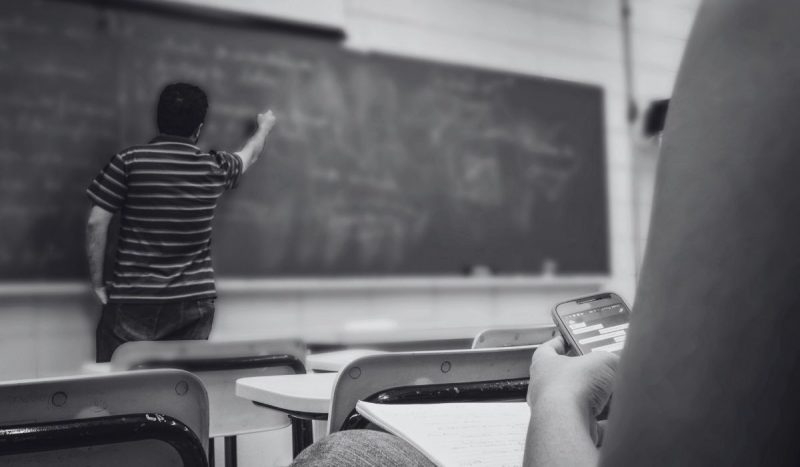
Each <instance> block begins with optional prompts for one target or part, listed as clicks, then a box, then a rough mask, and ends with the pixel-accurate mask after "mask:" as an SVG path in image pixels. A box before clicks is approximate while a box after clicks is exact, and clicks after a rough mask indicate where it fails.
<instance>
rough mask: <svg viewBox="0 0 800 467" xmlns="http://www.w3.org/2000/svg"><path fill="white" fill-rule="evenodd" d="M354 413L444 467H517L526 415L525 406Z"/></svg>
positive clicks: (367, 407)
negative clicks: (402, 440) (409, 444)
mask: <svg viewBox="0 0 800 467" xmlns="http://www.w3.org/2000/svg"><path fill="white" fill-rule="evenodd" d="M356 410H358V413H360V414H361V415H363V416H364V417H366V418H367V419H368V420H369V421H371V422H372V423H374V424H376V425H378V426H380V427H381V428H383V429H384V430H386V431H388V432H390V433H393V434H395V435H397V436H399V437H401V438H403V439H405V440H406V441H408V442H409V443H411V444H412V445H413V446H414V447H416V448H417V449H419V450H420V451H421V452H423V453H424V454H425V455H426V456H428V458H429V459H430V460H432V461H433V462H435V463H436V464H437V465H439V466H443V467H461V466H466V467H469V466H492V467H512V466H513V467H519V466H521V465H522V455H523V452H524V449H525V434H526V431H527V429H528V420H529V419H530V410H529V409H528V404H527V403H525V402H469V403H447V404H402V405H387V404H372V403H369V402H363V401H359V402H358V404H357V405H356Z"/></svg>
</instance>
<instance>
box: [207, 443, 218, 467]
mask: <svg viewBox="0 0 800 467" xmlns="http://www.w3.org/2000/svg"><path fill="white" fill-rule="evenodd" d="M216 441H217V440H215V439H214V438H209V440H208V467H214V462H215V461H216V459H215V458H214V444H215V442H216Z"/></svg>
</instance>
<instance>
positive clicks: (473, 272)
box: [461, 264, 492, 277]
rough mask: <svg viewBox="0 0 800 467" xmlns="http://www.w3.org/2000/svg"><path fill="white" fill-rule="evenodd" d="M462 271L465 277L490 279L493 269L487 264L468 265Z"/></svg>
mask: <svg viewBox="0 0 800 467" xmlns="http://www.w3.org/2000/svg"><path fill="white" fill-rule="evenodd" d="M461 271H462V272H463V273H464V275H465V276H470V277H489V276H491V275H492V268H491V267H489V266H487V265H485V264H467V265H465V266H464V267H463V268H461Z"/></svg>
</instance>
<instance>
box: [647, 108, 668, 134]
mask: <svg viewBox="0 0 800 467" xmlns="http://www.w3.org/2000/svg"><path fill="white" fill-rule="evenodd" d="M668 110H669V99H662V100H658V101H653V102H652V103H650V107H648V108H647V113H645V115H644V135H645V136H647V137H650V136H655V135H657V134H659V133H661V132H663V131H664V124H665V123H666V122H667V111H668Z"/></svg>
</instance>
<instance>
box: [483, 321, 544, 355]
mask: <svg viewBox="0 0 800 467" xmlns="http://www.w3.org/2000/svg"><path fill="white" fill-rule="evenodd" d="M555 335H556V327H555V325H552V324H549V325H543V326H536V327H531V328H502V329H501V328H497V329H486V330H483V331H481V332H480V333H478V335H477V336H475V340H473V341H472V348H473V349H488V348H492V347H517V346H520V345H539V344H542V343H544V342H546V341H548V340H550V339H551V338H552V337H553V336H555Z"/></svg>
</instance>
